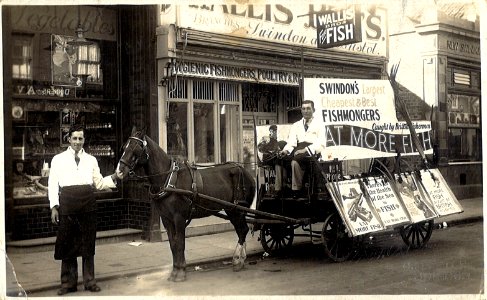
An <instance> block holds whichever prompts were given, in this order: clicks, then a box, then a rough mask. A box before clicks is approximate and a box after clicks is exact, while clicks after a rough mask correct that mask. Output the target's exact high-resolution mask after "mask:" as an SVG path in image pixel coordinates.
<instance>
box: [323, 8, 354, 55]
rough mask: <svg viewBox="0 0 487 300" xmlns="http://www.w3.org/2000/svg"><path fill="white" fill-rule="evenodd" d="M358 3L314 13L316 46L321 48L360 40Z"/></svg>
mask: <svg viewBox="0 0 487 300" xmlns="http://www.w3.org/2000/svg"><path fill="white" fill-rule="evenodd" d="M361 27H362V26H361V17H360V5H348V6H347V7H346V8H342V9H336V10H328V11H326V12H324V13H317V14H316V33H317V47H318V48H322V49H327V48H333V47H337V46H341V45H347V44H353V43H358V42H361V41H362V29H361Z"/></svg>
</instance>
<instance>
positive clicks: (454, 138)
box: [448, 128, 482, 162]
mask: <svg viewBox="0 0 487 300" xmlns="http://www.w3.org/2000/svg"><path fill="white" fill-rule="evenodd" d="M480 143H481V136H480V130H478V129H474V128H450V129H449V130H448V144H449V147H448V149H449V158H450V161H453V162H454V161H480V160H482V159H481V155H480Z"/></svg>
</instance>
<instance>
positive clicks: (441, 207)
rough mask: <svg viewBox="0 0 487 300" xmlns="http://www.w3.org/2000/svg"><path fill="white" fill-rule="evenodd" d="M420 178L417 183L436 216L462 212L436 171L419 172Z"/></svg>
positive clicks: (453, 195)
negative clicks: (427, 198)
mask: <svg viewBox="0 0 487 300" xmlns="http://www.w3.org/2000/svg"><path fill="white" fill-rule="evenodd" d="M420 176H421V180H419V182H420V184H422V186H423V188H424V190H425V192H426V195H427V196H428V197H429V198H430V200H431V203H433V207H434V209H435V210H436V212H437V213H438V215H440V216H446V215H451V214H456V213H461V212H463V208H462V206H461V205H460V203H459V202H458V200H457V198H456V197H455V194H453V192H452V190H451V189H450V187H449V186H448V184H447V183H446V181H445V179H444V178H443V176H442V175H441V173H440V171H439V170H438V169H430V170H421V172H420Z"/></svg>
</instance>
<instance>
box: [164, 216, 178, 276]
mask: <svg viewBox="0 0 487 300" xmlns="http://www.w3.org/2000/svg"><path fill="white" fill-rule="evenodd" d="M161 220H162V224H163V225H164V228H166V232H167V238H168V240H169V247H170V248H171V255H172V262H173V267H172V271H171V275H169V277H168V278H167V280H168V281H174V279H175V278H176V275H177V269H176V267H175V264H174V262H175V261H176V258H175V255H174V254H175V251H176V250H175V249H176V247H175V244H176V242H175V229H174V223H173V222H171V221H170V220H168V219H165V218H161Z"/></svg>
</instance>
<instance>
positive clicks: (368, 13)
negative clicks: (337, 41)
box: [160, 2, 388, 57]
mask: <svg viewBox="0 0 487 300" xmlns="http://www.w3.org/2000/svg"><path fill="white" fill-rule="evenodd" d="M174 6H175V7H174ZM335 9H340V7H336V5H335V6H331V5H326V4H325V5H324V4H321V3H320V4H306V5H304V4H303V5H301V3H300V5H296V3H294V2H293V3H291V2H288V3H282V4H272V3H269V4H265V3H258V4H231V5H229V4H208V5H162V6H160V11H161V14H160V18H161V19H160V24H161V25H168V24H171V22H173V21H174V17H173V15H174V14H176V18H175V19H176V25H177V26H178V27H181V28H191V29H193V30H198V31H204V32H211V33H218V34H225V35H230V36H235V37H242V38H247V39H255V40H260V41H266V42H272V43H281V44H287V45H292V46H303V47H310V48H317V31H316V27H317V26H316V25H317V20H316V15H317V14H318V13H322V12H324V11H328V10H335ZM360 19H361V20H360V22H361V24H362V28H361V30H362V33H361V34H362V41H361V42H358V43H353V44H347V45H342V46H337V47H334V48H333V50H332V51H335V50H337V51H345V52H353V53H357V54H363V55H370V56H383V57H385V56H387V39H388V33H387V11H386V10H385V9H384V8H381V7H375V6H374V7H373V8H371V9H369V6H368V7H364V8H363V9H361V13H360Z"/></svg>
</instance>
